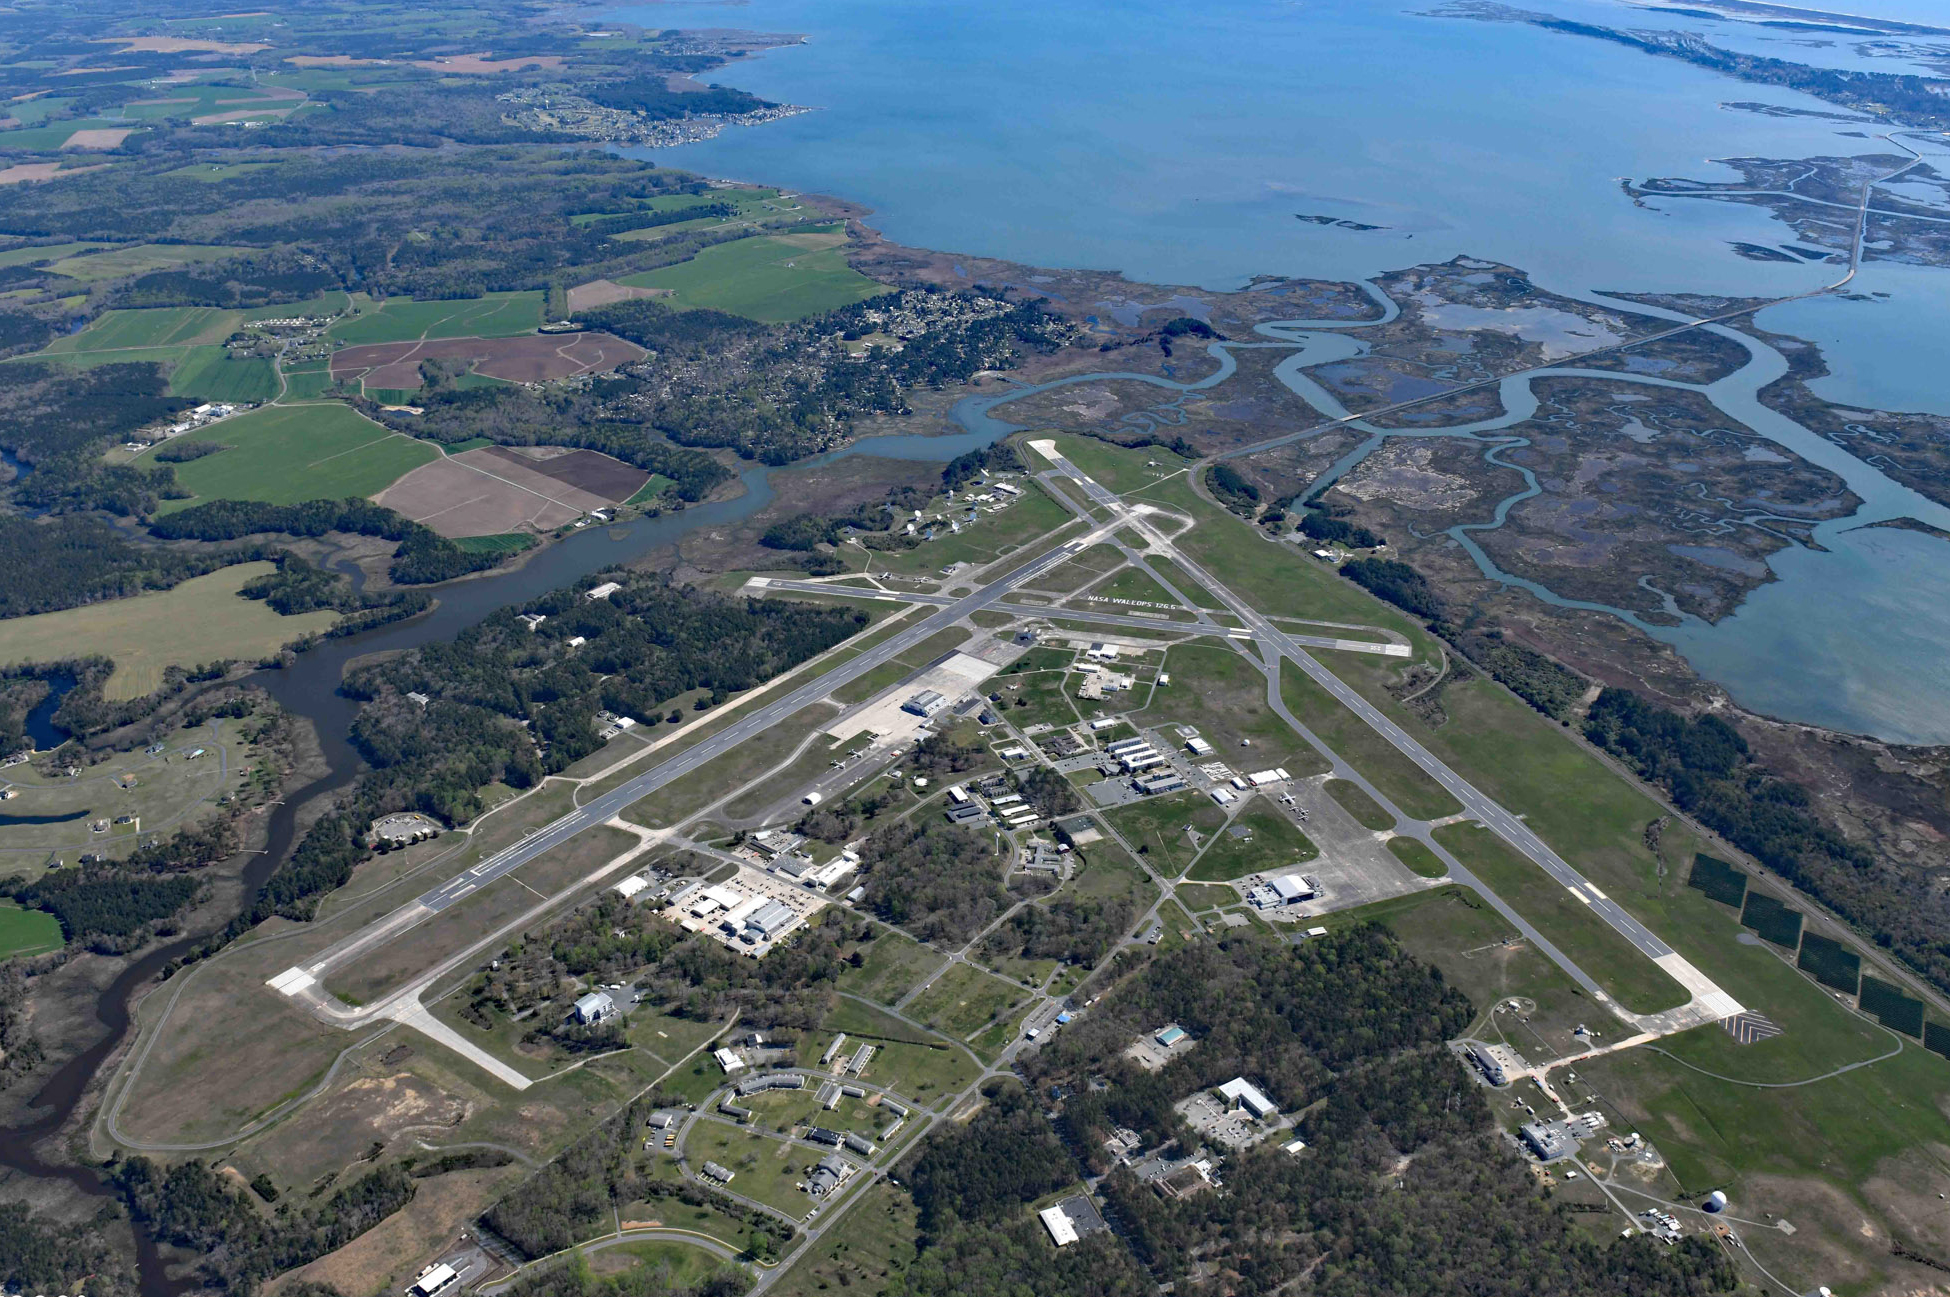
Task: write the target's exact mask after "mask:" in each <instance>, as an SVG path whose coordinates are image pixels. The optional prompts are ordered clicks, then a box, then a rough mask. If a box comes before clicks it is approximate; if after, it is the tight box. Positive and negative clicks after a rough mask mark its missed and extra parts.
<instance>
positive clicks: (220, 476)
mask: <svg viewBox="0 0 1950 1297" xmlns="http://www.w3.org/2000/svg"><path fill="white" fill-rule="evenodd" d="M197 436H198V438H199V439H201V440H205V441H216V442H221V443H223V444H224V445H226V446H229V447H231V449H229V450H225V451H220V452H218V453H217V454H214V455H205V456H204V457H203V458H201V459H194V460H191V461H189V462H188V463H185V464H178V465H176V480H177V481H178V482H180V483H181V484H182V485H183V486H185V487H187V488H188V489H189V490H191V491H193V492H195V499H194V500H172V501H170V502H168V504H166V505H165V506H164V507H163V510H162V512H165V513H167V512H173V511H174V510H176V509H182V508H187V507H188V506H189V505H191V504H194V503H196V502H198V501H202V500H263V501H266V502H267V503H270V504H296V503H298V502H300V501H303V500H339V499H344V498H345V497H347V496H355V495H373V494H376V493H377V492H379V491H383V490H385V489H386V488H387V487H388V486H391V485H392V484H393V483H394V482H395V481H397V480H398V479H399V478H400V477H401V476H403V475H404V474H406V473H407V472H408V471H410V470H412V469H415V468H418V467H419V466H420V465H422V464H425V463H427V462H429V461H431V460H433V459H436V458H438V457H439V455H440V452H439V451H438V450H436V449H435V448H433V447H432V446H429V445H427V444H426V443H425V442H420V441H415V440H414V439H413V438H411V437H406V436H402V435H401V434H399V433H395V432H391V431H389V430H387V429H385V428H382V427H380V426H379V425H378V424H376V423H373V422H371V421H370V420H368V419H366V418H363V417H362V416H360V415H359V414H357V413H355V412H354V411H353V410H351V409H350V408H349V407H347V406H343V405H288V406H271V407H267V408H264V409H261V410H253V411H251V412H250V413H248V414H240V415H237V416H236V417H235V418H231V419H225V420H224V421H222V422H221V423H216V424H212V425H211V426H209V427H208V428H205V429H203V430H201V431H199V432H198V433H197Z"/></svg>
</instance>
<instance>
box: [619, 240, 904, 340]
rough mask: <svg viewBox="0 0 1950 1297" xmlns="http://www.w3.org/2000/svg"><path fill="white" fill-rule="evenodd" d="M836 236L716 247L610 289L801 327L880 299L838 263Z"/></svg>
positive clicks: (868, 283) (875, 289)
mask: <svg viewBox="0 0 1950 1297" xmlns="http://www.w3.org/2000/svg"><path fill="white" fill-rule="evenodd" d="M836 237H838V236H827V235H818V234H788V235H777V236H770V237H761V238H751V239H739V240H738V241H737V242H735V243H720V244H717V245H716V246H714V247H709V248H706V249H705V250H704V251H702V252H700V253H698V254H697V255H696V256H695V257H692V258H691V259H690V260H689V261H682V262H679V263H678V264H677V265H674V266H665V267H663V268H662V269H661V270H648V271H644V272H643V273H642V274H637V275H629V276H626V277H625V278H623V279H621V280H619V281H617V282H619V283H622V284H625V285H627V286H629V287H631V288H665V289H669V290H670V292H671V294H672V297H673V299H674V301H675V303H676V304H677V305H679V306H704V307H710V308H711V309H713V310H718V311H729V312H731V313H732V314H733V315H743V316H747V317H749V318H750V319H754V320H762V321H764V322H765V323H767V324H782V323H784V322H786V321H788V320H798V319H803V318H805V317H806V316H808V315H816V314H818V313H819V312H821V311H830V310H833V309H835V308H836V307H841V306H847V305H849V304H851V303H853V302H858V301H862V300H864V299H866V298H869V297H872V296H874V295H875V294H876V293H881V292H885V291H886V289H885V287H884V286H883V285H881V284H878V283H876V282H874V281H873V280H871V279H868V278H867V277H866V276H865V275H863V274H861V273H860V272H859V271H857V270H855V269H853V267H852V266H849V265H848V264H847V263H846V257H845V255H844V254H843V253H842V252H841V250H840V247H839V243H844V239H843V238H840V239H839V243H835V242H834V239H835V238H836Z"/></svg>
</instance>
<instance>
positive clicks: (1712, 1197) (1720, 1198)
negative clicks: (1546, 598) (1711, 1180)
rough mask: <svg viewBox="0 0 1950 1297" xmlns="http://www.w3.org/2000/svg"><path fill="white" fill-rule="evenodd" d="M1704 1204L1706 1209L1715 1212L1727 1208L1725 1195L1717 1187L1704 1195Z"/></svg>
mask: <svg viewBox="0 0 1950 1297" xmlns="http://www.w3.org/2000/svg"><path fill="white" fill-rule="evenodd" d="M1705 1206H1706V1210H1708V1211H1710V1212H1714V1213H1715V1214H1717V1213H1719V1212H1723V1211H1725V1210H1726V1209H1727V1196H1726V1195H1725V1194H1723V1193H1721V1192H1720V1191H1719V1190H1718V1189H1715V1190H1714V1191H1713V1192H1712V1193H1709V1194H1707V1195H1706V1204H1705Z"/></svg>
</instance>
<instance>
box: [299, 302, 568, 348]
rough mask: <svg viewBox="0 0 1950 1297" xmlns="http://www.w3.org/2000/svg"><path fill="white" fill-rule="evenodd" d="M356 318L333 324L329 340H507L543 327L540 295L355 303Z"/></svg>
mask: <svg viewBox="0 0 1950 1297" xmlns="http://www.w3.org/2000/svg"><path fill="white" fill-rule="evenodd" d="M352 305H353V309H354V312H355V313H354V314H353V315H351V316H348V317H347V318H345V319H342V320H340V321H339V322H338V323H337V324H334V325H333V326H332V329H331V334H332V337H333V338H335V339H337V340H338V341H340V342H342V343H344V344H345V345H347V346H355V345H358V344H360V343H366V342H406V341H410V340H414V339H421V338H510V337H513V336H515V335H516V334H521V333H533V332H534V331H535V328H536V326H538V325H539V324H541V322H542V295H541V293H539V292H532V291H531V292H517V293H488V294H485V295H484V296H481V297H471V298H456V299H447V300H439V301H428V302H418V301H414V300H413V299H412V298H410V297H389V298H387V299H386V300H385V301H383V302H375V301H373V300H372V299H371V298H368V297H366V296H365V295H363V294H360V295H358V296H356V297H354V298H353V303H352Z"/></svg>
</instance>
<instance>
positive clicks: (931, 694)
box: [901, 689, 948, 717]
mask: <svg viewBox="0 0 1950 1297" xmlns="http://www.w3.org/2000/svg"><path fill="white" fill-rule="evenodd" d="M947 704H948V700H947V698H946V697H944V696H943V695H942V693H941V691H940V690H938V689H923V690H922V691H921V692H920V693H918V694H915V695H914V696H913V697H912V698H910V699H908V700H907V701H906V702H904V703H902V704H901V710H902V711H904V712H907V713H908V714H909V715H912V716H922V717H926V716H932V715H934V714H935V713H936V712H938V711H940V710H941V709H942V708H943V707H945V706H947Z"/></svg>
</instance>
